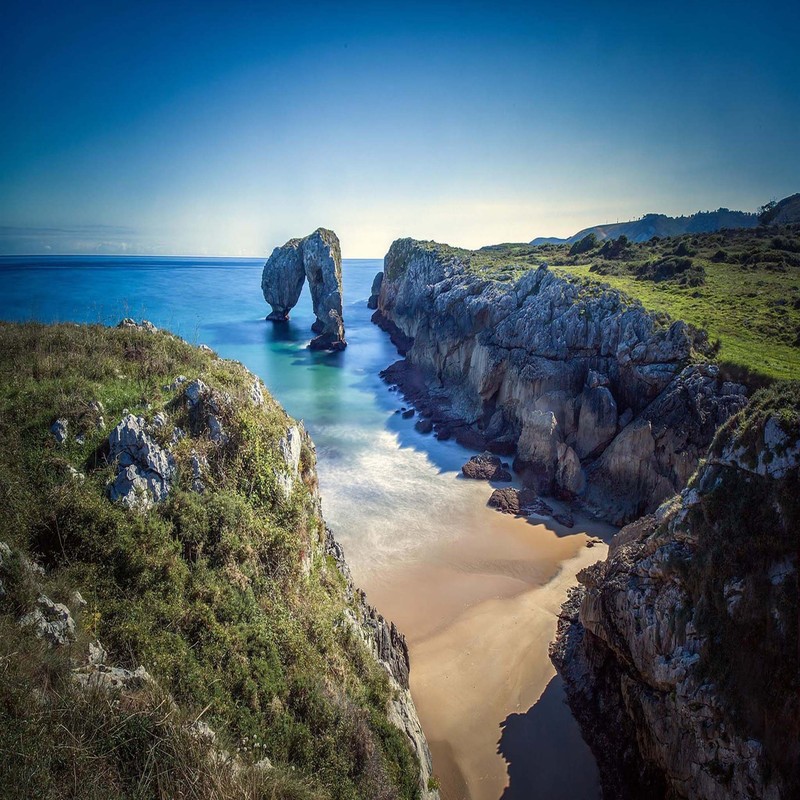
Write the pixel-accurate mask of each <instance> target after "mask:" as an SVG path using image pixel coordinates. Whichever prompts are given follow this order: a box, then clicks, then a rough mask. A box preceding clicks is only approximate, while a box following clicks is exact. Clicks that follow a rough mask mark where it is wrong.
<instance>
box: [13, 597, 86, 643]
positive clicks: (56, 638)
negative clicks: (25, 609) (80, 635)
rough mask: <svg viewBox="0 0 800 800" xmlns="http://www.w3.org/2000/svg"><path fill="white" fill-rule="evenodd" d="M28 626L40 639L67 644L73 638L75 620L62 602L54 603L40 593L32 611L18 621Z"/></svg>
mask: <svg viewBox="0 0 800 800" xmlns="http://www.w3.org/2000/svg"><path fill="white" fill-rule="evenodd" d="M19 624H20V625H23V626H30V627H31V628H32V629H33V631H34V632H35V633H36V635H37V636H38V637H39V638H40V639H44V640H45V641H46V642H48V643H49V644H51V645H63V644H69V642H71V641H72V640H73V639H74V638H75V620H74V619H73V618H72V614H71V613H70V610H69V609H68V608H67V607H66V606H65V605H64V604H63V603H54V602H53V601H52V600H51V599H50V598H49V597H47V596H46V595H40V596H39V599H38V600H37V601H36V605H35V606H34V608H33V611H31V612H29V613H28V614H26V615H25V616H24V617H22V619H20V621H19Z"/></svg>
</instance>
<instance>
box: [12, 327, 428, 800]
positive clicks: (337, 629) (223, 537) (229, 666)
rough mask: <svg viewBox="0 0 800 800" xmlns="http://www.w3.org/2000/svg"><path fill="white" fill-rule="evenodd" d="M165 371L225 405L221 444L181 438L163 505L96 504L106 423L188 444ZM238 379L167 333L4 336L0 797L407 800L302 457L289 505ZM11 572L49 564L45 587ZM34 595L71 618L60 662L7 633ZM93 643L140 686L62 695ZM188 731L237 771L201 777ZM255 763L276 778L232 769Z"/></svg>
mask: <svg viewBox="0 0 800 800" xmlns="http://www.w3.org/2000/svg"><path fill="white" fill-rule="evenodd" d="M178 374H185V375H187V376H188V377H189V378H193V377H195V376H201V377H202V379H203V381H204V382H206V383H207V384H208V385H209V386H211V387H214V388H216V389H219V390H221V391H225V392H227V393H229V394H230V395H231V396H232V397H233V400H234V402H233V405H232V408H231V410H230V411H229V412H227V413H226V414H225V415H224V426H225V430H226V432H227V433H228V435H229V436H230V441H229V443H228V444H227V445H225V446H223V447H216V446H215V445H213V444H212V443H211V442H210V441H209V440H208V438H207V436H206V435H203V434H202V433H199V434H198V435H197V436H192V437H187V438H186V439H184V440H183V441H182V442H180V444H178V445H177V446H174V448H173V449H174V453H175V457H176V460H177V462H178V467H179V479H178V484H177V486H176V487H175V488H174V489H173V490H172V491H171V493H170V495H169V497H168V499H167V500H166V501H165V502H164V503H162V504H160V505H159V506H157V507H156V508H155V509H153V510H152V511H150V512H149V513H147V514H143V515H141V514H136V513H132V512H128V511H126V510H125V509H123V508H121V507H119V506H116V505H114V504H112V503H111V502H110V501H108V500H107V499H106V497H105V486H106V483H107V481H108V480H109V477H110V476H111V474H112V470H111V467H110V466H109V465H107V464H105V462H104V460H103V459H102V458H100V459H98V458H97V457H96V451H97V448H98V447H99V446H101V445H102V442H103V440H104V438H105V436H106V435H107V433H108V430H109V428H110V426H112V425H114V424H116V422H117V421H118V420H119V419H120V417H121V415H122V411H123V409H124V408H127V409H130V411H131V412H133V413H141V414H143V415H144V416H146V417H147V418H150V419H151V418H152V417H153V415H154V414H155V413H157V412H158V411H159V410H161V409H165V410H166V411H167V412H168V414H169V419H170V423H169V424H168V425H167V428H166V429H165V430H164V431H163V433H162V434H160V435H161V438H162V441H163V442H164V443H166V442H167V441H168V440H169V436H170V434H171V429H172V425H173V424H175V425H180V426H181V427H182V428H183V429H184V430H189V424H188V419H187V411H186V408H185V406H184V404H183V403H182V402H181V400H180V397H179V394H178V393H176V392H171V391H165V390H164V389H163V388H162V387H163V386H164V385H165V384H168V383H169V382H171V381H172V379H173V378H174V377H175V376H176V375H178ZM250 383H252V377H251V376H249V375H248V374H247V373H246V372H245V371H244V370H243V369H242V368H241V367H239V366H238V365H236V364H233V363H232V362H223V361H219V360H217V359H215V358H214V356H213V355H211V354H209V353H206V352H203V351H200V350H198V349H195V348H192V347H189V346H188V345H187V344H185V343H184V342H182V341H180V340H178V339H177V338H175V337H172V336H170V335H168V334H164V333H158V334H151V333H146V332H136V331H134V332H131V331H122V330H116V329H107V328H102V327H100V326H92V327H83V326H74V325H60V326H53V327H45V326H40V325H11V324H3V323H0V441H2V448H0V507H2V508H3V514H2V516H0V541H4V542H6V543H7V544H9V545H10V546H11V547H12V549H14V551H15V554H14V556H13V558H12V559H11V564H10V565H9V564H8V563H6V565H4V567H3V570H2V575H1V576H0V577H1V578H2V581H3V585H4V587H5V591H6V592H7V594H6V596H5V597H4V598H3V599H0V729H1V730H2V731H3V736H2V738H1V740H0V760H2V762H3V770H0V796H2V797H7V796H20V797H21V796H28V797H37V798H38V797H43V798H50V797H52V798H60V797H85V798H94V797H97V798H99V797H103V798H123V797H136V798H151V797H153V798H155V797H164V798H166V797H170V798H172V797H197V798H200V797H202V798H206V797H218V798H232V797H287V798H288V797H308V798H327V797H336V798H377V797H382V798H383V797H385V798H392V797H414V796H416V794H417V788H416V780H417V765H416V764H415V762H414V759H413V757H412V755H411V752H410V749H409V747H408V745H407V743H406V741H405V738H404V736H403V735H402V734H401V733H400V732H399V731H398V730H397V729H395V728H394V727H392V726H391V725H390V724H389V723H388V721H387V718H386V713H385V712H386V707H387V703H388V701H389V698H390V688H389V685H388V681H387V677H386V675H385V673H384V671H383V670H382V668H380V667H379V666H378V665H377V664H376V662H375V661H374V660H373V659H372V658H371V657H370V656H369V655H368V653H367V651H366V648H365V646H364V645H363V643H362V642H361V641H360V639H359V638H358V637H357V636H356V635H354V634H353V633H351V631H350V628H349V627H348V626H347V625H346V624H343V613H344V611H345V608H346V605H347V601H346V599H345V596H344V590H343V582H342V579H341V576H340V575H339V573H338V571H337V570H336V569H335V567H334V566H333V565H332V564H330V563H329V559H327V558H325V557H324V556H322V555H321V554H320V550H319V548H317V547H315V544H314V543H315V542H318V541H319V537H320V536H321V534H322V531H323V528H322V525H323V523H322V520H321V519H320V518H319V516H318V514H317V511H316V507H315V505H314V502H313V499H312V496H311V491H310V490H311V488H312V487H313V480H314V478H313V472H312V471H311V469H312V467H313V454H312V453H311V452H310V451H309V450H308V448H305V447H304V450H303V454H302V461H301V463H302V465H303V469H304V480H303V481H302V482H297V484H296V486H295V490H294V493H293V496H292V497H291V498H290V499H289V500H288V501H286V500H285V499H284V498H283V496H282V495H281V493H280V490H279V488H278V486H277V483H276V479H275V473H276V468H278V467H279V464H280V462H279V460H278V450H277V444H278V440H279V438H280V436H282V435H283V434H284V432H285V430H286V427H287V425H288V424H289V423H290V420H289V418H288V417H287V416H286V414H285V413H284V412H283V410H282V409H281V408H280V407H279V406H278V405H277V403H275V401H274V400H272V398H270V397H269V396H267V398H266V403H265V406H264V407H263V408H258V407H256V406H254V405H253V404H252V403H250V402H249V401H248V400H247V393H248V389H249V385H250ZM94 400H100V401H102V403H103V405H104V407H105V419H106V423H107V425H106V429H105V432H104V433H103V432H100V431H97V430H95V427H94V422H95V415H94V412H92V411H91V410H90V408H89V403H91V402H92V401H94ZM56 417H67V418H68V419H69V424H70V431H71V434H72V436H71V437H70V439H69V441H68V442H67V443H66V444H65V445H56V443H55V441H54V440H53V438H52V437H51V436H50V435H49V433H48V429H49V426H50V424H51V422H52V421H53V420H54V419H55V418H56ZM81 429H83V430H84V431H85V435H86V441H85V443H84V444H79V443H77V442H76V441H75V438H74V435H75V433H77V432H78V431H79V430H81ZM193 449H194V450H197V451H203V452H205V453H207V455H208V460H209V470H208V474H207V475H205V476H204V480H205V482H206V487H207V489H206V492H205V493H204V494H202V495H198V494H195V493H193V492H191V491H190V490H189V485H190V484H191V477H192V476H191V469H190V468H189V466H188V462H189V459H190V457H191V451H192V450H193ZM69 466H72V467H74V468H77V469H78V470H81V471H84V472H85V473H86V479H85V480H83V481H80V480H76V479H75V478H74V477H71V476H70V474H69ZM303 554H306V555H307V554H312V555H313V560H312V565H311V572H310V574H308V575H307V574H305V573H304V571H303V569H302V568H301V562H302V556H303ZM23 555H26V556H27V557H28V558H30V559H32V560H35V561H37V562H39V563H41V564H42V565H44V567H45V568H46V575H45V577H42V578H40V579H37V580H38V581H39V583H40V584H41V586H36V585H34V581H33V579H32V578H31V575H30V572H29V571H28V570H26V569H25V568H23V566H22V561H21V558H22V556H23ZM7 562H8V559H7ZM75 589H78V590H80V592H81V593H82V595H83V597H84V598H85V600H86V601H87V603H88V604H87V606H86V607H85V609H83V610H82V611H79V610H78V609H77V607H76V606H75V605H74V601H72V600H71V599H70V598H71V597H72V592H73V591H74V590H75ZM40 590H43V591H44V592H45V593H46V594H47V595H48V596H49V597H51V599H53V600H55V601H60V602H65V603H67V604H71V608H72V610H73V612H74V613H75V614H76V616H77V618H78V638H77V641H76V643H75V644H74V645H72V646H71V647H70V648H61V649H59V650H56V651H50V650H48V649H47V648H46V647H45V646H44V645H43V644H42V643H41V642H39V641H38V640H35V639H34V638H33V636H32V634H30V633H28V632H26V631H23V630H21V629H20V628H19V626H18V625H17V624H16V620H17V619H18V618H19V616H20V615H21V614H23V613H25V612H26V611H27V610H29V609H30V607H31V605H32V603H33V602H34V600H35V597H36V595H37V594H38V592H39V591H40ZM94 637H99V639H100V640H101V641H102V642H103V644H104V646H105V647H106V648H107V649H108V650H109V651H110V654H111V657H110V659H109V661H110V662H111V663H114V664H118V665H122V666H129V667H133V666H136V665H138V664H143V665H144V666H145V667H146V668H147V670H148V671H149V672H150V673H151V674H152V675H153V676H154V678H155V679H156V681H157V687H155V688H153V687H151V688H149V689H147V690H146V691H140V692H135V693H133V694H131V693H128V694H127V695H124V696H122V697H117V698H116V699H109V698H108V697H107V696H105V695H96V694H92V693H86V692H81V691H78V690H76V689H75V687H74V686H73V684H72V681H71V680H70V678H69V671H70V668H71V663H70V658H71V657H75V658H79V659H80V658H83V657H85V656H84V654H85V652H86V646H87V644H88V641H89V640H90V639H91V638H94ZM169 698H172V700H174V701H175V703H177V706H173V703H172V700H171V699H169ZM200 716H202V719H203V720H204V721H206V722H208V723H209V724H210V725H211V726H212V727H213V728H214V730H215V731H216V732H217V734H218V743H219V746H220V747H222V748H224V749H225V750H227V751H229V752H231V753H239V757H240V758H241V759H242V763H243V764H244V766H245V769H244V770H242V771H240V772H238V773H237V772H236V771H235V770H233V769H231V767H230V766H229V765H228V766H225V765H224V764H215V762H214V760H213V753H212V752H211V751H210V749H209V745H208V744H207V743H203V742H201V741H199V740H198V739H197V737H196V736H192V735H190V733H189V723H191V722H193V721H194V720H195V719H196V718H198V717H200ZM265 755H266V756H268V757H269V759H270V760H271V761H272V762H273V764H274V765H275V768H274V769H272V770H267V771H266V772H263V771H259V770H256V769H254V768H252V767H251V766H249V765H252V764H253V763H254V762H256V761H258V760H259V759H260V758H262V757H263V756H265ZM21 787H24V789H23V788H21Z"/></svg>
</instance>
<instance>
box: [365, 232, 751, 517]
mask: <svg viewBox="0 0 800 800" xmlns="http://www.w3.org/2000/svg"><path fill="white" fill-rule="evenodd" d="M474 255H475V254H473V253H471V252H470V251H465V250H459V249H456V248H451V247H448V246H446V245H439V244H436V243H434V242H419V241H415V240H413V239H400V240H398V241H396V242H394V243H393V244H392V246H391V248H390V250H389V252H388V253H387V255H386V257H385V260H384V274H383V279H382V281H381V284H380V293H379V296H378V302H377V305H378V308H377V311H376V313H375V315H374V316H373V320H374V321H375V322H377V323H378V324H379V325H381V326H382V327H384V328H385V329H386V330H387V331H388V332H389V333H390V335H391V336H392V338H393V340H394V341H395V343H396V344H397V346H398V348H399V349H400V351H401V353H403V354H405V355H406V360H405V362H402V363H401V364H399V365H395V366H394V367H393V368H391V369H390V370H389V371H388V372H387V377H388V378H389V379H390V380H393V381H395V382H397V383H399V384H400V385H401V387H402V388H403V390H404V391H405V393H406V395H407V396H409V397H410V398H411V399H412V400H414V401H415V402H416V403H417V405H418V406H419V407H420V409H421V410H422V412H423V413H425V414H427V415H428V416H430V417H431V418H432V419H433V421H434V423H435V424H436V427H437V435H440V436H449V435H455V436H456V438H458V439H459V440H460V441H462V442H463V443H464V444H467V445H469V446H473V447H476V448H479V449H482V448H483V447H488V448H489V449H491V450H494V451H495V452H498V453H503V454H511V453H514V452H515V453H516V459H515V464H514V466H515V468H516V469H517V470H518V471H519V472H520V473H521V474H522V476H523V479H524V481H525V483H526V484H527V485H529V486H531V487H533V488H536V489H537V490H538V491H540V492H542V493H546V494H547V493H552V494H556V495H558V496H560V497H562V498H565V499H572V500H575V501H577V502H579V503H581V504H582V505H584V506H586V507H588V508H589V509H590V510H592V511H594V512H596V513H597V514H599V515H600V516H602V517H604V518H606V519H608V520H610V521H612V522H615V523H623V522H626V521H628V520H631V519H635V518H636V517H637V516H639V515H640V514H642V513H647V512H651V511H653V510H654V509H655V508H657V507H658V505H659V504H660V503H661V502H662V501H663V500H664V499H665V498H667V497H669V496H670V495H672V494H673V493H674V492H676V491H680V490H681V489H682V488H683V487H684V486H685V485H686V481H687V480H688V478H689V476H690V475H691V474H692V472H693V471H694V470H695V469H696V467H697V464H698V460H699V458H700V457H701V456H702V455H703V454H704V453H705V451H706V448H707V447H708V445H709V444H710V443H711V440H712V437H713V435H714V432H715V431H716V429H717V427H718V426H719V425H720V424H722V423H723V422H724V421H725V420H726V419H727V418H728V417H729V416H730V415H731V414H732V413H734V412H735V411H737V410H738V409H739V408H741V407H742V406H743V405H744V403H745V390H744V388H743V387H742V386H740V385H736V384H733V383H729V382H726V381H724V380H723V379H722V377H721V376H720V373H719V371H718V370H717V368H716V367H715V366H714V365H713V364H710V363H708V362H707V359H706V358H705V356H704V352H705V351H706V350H707V349H708V348H707V342H706V341H705V338H704V336H703V334H702V333H700V332H697V331H695V330H693V329H691V328H690V327H689V326H687V325H686V324H684V323H683V322H671V321H669V320H665V319H663V318H659V317H656V316H654V315H652V314H650V313H648V312H647V311H645V309H644V308H643V307H642V306H641V305H640V304H638V303H636V302H633V301H631V300H629V299H627V298H626V297H625V296H624V295H622V294H620V293H619V292H615V291H612V290H610V289H603V288H601V287H598V286H596V285H592V284H589V283H581V282H580V281H578V280H568V279H567V278H564V277H560V276H558V275H556V274H554V273H553V272H551V271H550V270H549V269H547V268H546V267H542V268H539V269H535V270H528V271H522V270H520V269H515V266H514V264H513V263H510V264H503V265H499V266H497V265H496V266H495V268H494V269H493V270H491V271H487V270H485V269H481V268H478V267H476V266H475V265H474V264H473V263H472V259H473V256H474Z"/></svg>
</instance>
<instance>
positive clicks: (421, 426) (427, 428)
mask: <svg viewBox="0 0 800 800" xmlns="http://www.w3.org/2000/svg"><path fill="white" fill-rule="evenodd" d="M414 427H415V428H416V429H417V430H418V431H419V432H420V433H430V432H431V431H432V430H433V423H432V422H431V421H430V420H429V419H418V420H417V421H416V422H415V423H414Z"/></svg>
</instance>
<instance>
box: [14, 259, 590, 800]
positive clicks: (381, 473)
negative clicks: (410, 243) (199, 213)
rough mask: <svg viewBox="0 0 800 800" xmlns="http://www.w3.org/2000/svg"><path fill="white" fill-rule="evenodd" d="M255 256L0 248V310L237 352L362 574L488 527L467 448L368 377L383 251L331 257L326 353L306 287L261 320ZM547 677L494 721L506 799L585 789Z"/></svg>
mask: <svg viewBox="0 0 800 800" xmlns="http://www.w3.org/2000/svg"><path fill="white" fill-rule="evenodd" d="M262 265H263V260H261V259H226V258H191V257H181V258H179V257H169V258H164V257H120V256H113V257H100V256H97V257H87V256H40V257H0V319H2V320H13V321H29V320H37V321H42V322H67V321H70V322H84V323H102V324H108V325H115V324H116V323H117V322H119V320H120V319H122V318H123V317H134V318H136V319H137V320H141V319H148V320H150V321H151V322H153V323H154V324H155V325H156V326H158V327H160V328H167V329H169V330H171V331H173V332H174V333H177V334H178V335H180V336H182V337H183V338H185V339H186V340H188V341H189V342H191V343H193V344H207V345H209V346H210V347H212V348H213V349H214V350H215V351H216V352H217V353H218V354H219V355H220V356H222V357H224V358H233V359H237V360H239V361H241V362H243V363H244V364H245V365H246V366H247V367H248V368H249V369H251V370H252V371H253V372H255V373H256V374H258V375H259V376H260V377H261V378H262V379H263V380H264V382H265V383H266V385H267V386H268V388H269V389H270V391H271V392H272V393H273V394H274V395H275V397H276V398H277V399H278V401H279V402H280V403H281V404H282V405H283V406H284V407H285V408H286V410H287V411H288V412H289V414H291V415H292V416H294V417H295V418H297V419H302V420H304V422H305V425H306V427H307V428H308V429H309V431H310V433H311V435H312V437H313V439H314V441H315V443H316V446H317V455H318V471H319V476H320V486H321V491H322V496H323V512H324V514H325V517H326V519H327V521H328V522H329V524H331V527H333V529H334V531H335V532H336V535H337V538H338V539H339V540H340V541H341V542H342V544H343V545H344V548H345V552H346V554H347V557H348V561H349V562H350V563H351V566H352V567H353V572H354V575H355V577H356V579H357V580H358V581H359V582H360V583H362V585H367V584H369V582H370V580H371V578H372V580H376V579H377V580H379V579H380V577H378V578H375V577H374V576H380V575H382V574H383V572H382V571H384V570H386V568H387V567H391V566H393V565H396V564H398V563H403V562H408V561H413V560H414V559H416V558H420V559H423V558H424V557H425V556H424V555H421V554H423V553H425V552H428V553H429V552H430V546H431V545H435V544H436V543H439V542H441V541H443V540H446V539H447V538H448V537H454V538H457V536H458V534H459V532H460V531H462V530H463V529H464V528H466V527H468V526H473V527H475V526H476V525H479V526H480V525H484V526H485V527H488V526H486V525H485V523H484V522H483V520H485V519H487V518H493V514H489V515H488V517H487V516H486V514H487V511H486V508H485V502H486V498H485V495H484V494H483V493H482V492H481V491H477V492H476V488H478V487H476V486H475V485H474V482H471V481H463V480H457V475H458V472H459V470H460V467H461V464H463V463H464V461H465V460H466V459H467V458H468V457H469V455H471V451H467V450H465V449H464V448H462V447H460V446H459V445H458V444H456V443H455V442H452V441H451V442H438V441H437V440H436V439H434V438H433V437H432V436H423V435H421V434H419V433H418V432H417V431H415V430H414V427H413V426H414V420H413V419H403V418H402V417H401V415H400V414H399V413H397V412H398V410H399V408H400V407H401V405H402V400H401V398H400V397H399V396H398V394H397V393H396V392H392V391H390V389H389V387H388V386H387V385H386V384H385V383H384V382H383V381H381V379H380V377H379V375H378V373H379V372H380V370H382V369H384V368H385V367H387V366H388V365H389V364H391V363H392V362H393V361H395V360H396V359H397V358H398V355H397V352H396V350H395V349H394V347H393V345H392V344H391V342H390V341H389V338H388V336H387V335H386V334H385V333H383V331H381V330H380V329H379V328H377V327H376V326H375V325H373V324H372V323H371V322H370V317H371V314H372V312H371V311H370V310H369V309H368V308H367V302H366V301H367V298H368V296H369V292H370V286H371V284H372V280H373V278H374V276H375V273H376V272H378V271H379V270H380V269H382V267H383V263H382V261H381V260H378V259H358V260H356V259H346V260H345V261H344V262H343V283H344V320H345V326H346V338H347V341H348V347H347V349H346V350H345V351H343V352H339V353H322V352H315V351H311V350H309V349H308V347H307V344H308V341H309V340H310V338H311V336H312V334H311V330H310V328H311V323H312V322H313V320H314V315H313V312H312V309H311V300H310V296H309V293H308V288H307V287H305V288H304V289H303V294H302V295H301V298H300V301H299V303H298V304H297V306H296V307H295V309H294V310H293V311H292V313H291V319H290V320H289V322H288V323H285V324H274V323H269V322H266V321H265V319H264V317H265V315H266V313H267V312H268V310H269V308H268V306H267V305H266V303H265V302H264V299H263V297H262V294H261V289H260V280H261V269H262ZM481 515H484V516H481ZM489 524H491V523H489ZM489 533H490V531H489ZM426 546H427V547H428V550H427V551H426V549H425V548H426ZM464 568H465V569H466V570H469V569H472V567H471V566H465V567H464ZM551 687H553V688H551V689H548V692H547V693H546V694H545V696H544V699H547V698H551V700H548V701H547V702H540V703H538V704H537V705H536V706H534V707H533V708H531V709H530V711H529V712H528V713H527V714H525V715H521V714H514V715H511V716H510V717H509V720H508V721H507V722H508V723H509V724H511V723H512V722H513V726H512V727H511V728H509V730H514V731H515V735H514V738H513V739H511V741H510V744H508V745H506V749H507V750H509V751H510V752H512V753H513V752H514V750H513V747H514V743H515V742H516V743H517V747H518V751H519V752H518V753H517V754H516V756H515V757H514V760H513V762H512V758H511V757H509V756H506V758H507V760H508V761H509V762H510V766H509V774H510V777H511V778H512V780H511V784H510V786H509V789H508V790H507V793H506V794H505V795H504V798H506V800H510V798H513V797H516V796H526V797H528V796H530V797H534V796H542V797H545V796H547V797H552V798H556V797H562V796H563V797H570V798H574V799H575V800H582V799H583V798H587V799H588V798H590V797H596V796H597V774H596V767H595V766H594V763H593V760H592V758H591V755H590V754H589V753H588V749H587V748H586V746H585V745H584V744H583V743H582V742H581V740H580V734H579V733H578V732H577V727H576V725H575V723H574V721H573V720H572V718H571V717H570V715H569V713H568V711H566V710H565V709H566V707H565V706H564V705H563V703H562V702H561V700H560V699H559V698H561V697H562V694H561V689H560V684H556V682H555V681H554V682H553V684H551ZM498 722H499V721H498ZM542 725H544V726H545V727H546V728H547V729H548V730H549V732H550V734H549V737H550V739H552V741H553V743H554V746H556V749H560V755H561V758H560V759H556V760H553V759H550V758H549V757H548V759H545V760H547V761H548V763H549V762H552V763H549V767H548V766H547V765H543V763H540V762H542V759H538V760H537V761H536V762H535V764H536V765H537V766H536V768H535V769H533V768H531V769H526V767H525V764H528V765H529V766H532V765H533V763H534V762H529V761H528V759H527V757H526V755H525V754H526V753H529V754H532V753H534V752H543V751H541V747H539V750H538V751H537V743H536V741H534V740H538V739H539V738H540V732H539V733H537V731H539V729H540V728H541V726H542ZM556 731H561V734H557V733H555V732H556ZM529 737H530V738H529ZM526 742H527V743H526ZM559 742H560V743H561V747H560V748H559V747H558V746H557V743H559ZM548 769H549V772H548ZM555 786H557V787H558V791H556V790H555V789H554V787H555ZM554 792H555V793H554Z"/></svg>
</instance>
